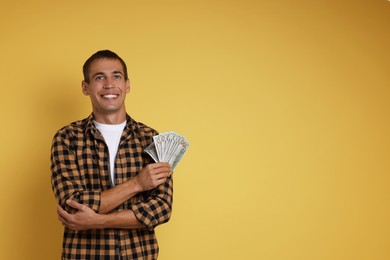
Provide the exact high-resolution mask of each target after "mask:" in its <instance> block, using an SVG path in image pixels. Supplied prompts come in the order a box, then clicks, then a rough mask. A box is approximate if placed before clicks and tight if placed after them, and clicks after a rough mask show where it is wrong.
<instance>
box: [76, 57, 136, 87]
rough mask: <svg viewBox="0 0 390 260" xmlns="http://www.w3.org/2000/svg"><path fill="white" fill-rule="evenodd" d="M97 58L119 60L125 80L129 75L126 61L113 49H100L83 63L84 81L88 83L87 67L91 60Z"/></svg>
mask: <svg viewBox="0 0 390 260" xmlns="http://www.w3.org/2000/svg"><path fill="white" fill-rule="evenodd" d="M98 59H111V60H119V61H120V62H121V64H122V67H123V73H124V77H125V80H128V79H129V77H128V75H127V66H126V63H125V62H124V60H123V59H122V58H121V57H119V56H118V54H116V53H115V52H113V51H110V50H101V51H98V52H96V53H95V54H93V55H92V56H91V57H89V59H88V60H86V62H85V63H84V65H83V74H84V81H85V82H86V83H89V68H90V67H91V64H92V62H94V61H95V60H98Z"/></svg>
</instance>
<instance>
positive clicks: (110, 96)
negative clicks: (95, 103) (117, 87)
mask: <svg viewBox="0 0 390 260" xmlns="http://www.w3.org/2000/svg"><path fill="white" fill-rule="evenodd" d="M103 97H105V98H116V97H118V95H113V94H110V95H104V96H103Z"/></svg>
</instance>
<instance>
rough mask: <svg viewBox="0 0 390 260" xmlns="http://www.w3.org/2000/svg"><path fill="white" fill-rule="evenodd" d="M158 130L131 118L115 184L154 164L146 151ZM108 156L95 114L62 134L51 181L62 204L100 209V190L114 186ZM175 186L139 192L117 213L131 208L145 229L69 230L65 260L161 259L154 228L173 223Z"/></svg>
mask: <svg viewBox="0 0 390 260" xmlns="http://www.w3.org/2000/svg"><path fill="white" fill-rule="evenodd" d="M156 134H157V132H156V131H155V130H153V129H152V128H150V127H148V126H146V125H144V124H142V123H140V122H136V121H135V120H133V119H132V118H131V117H130V116H128V115H127V124H126V127H125V129H124V130H123V133H122V137H121V140H120V144H119V148H118V153H117V156H116V161H115V183H116V184H121V183H123V182H125V181H127V180H129V179H131V178H134V177H135V176H136V175H137V174H138V172H139V171H140V170H141V169H142V167H144V166H146V165H147V164H149V163H151V162H153V161H152V159H151V158H150V157H149V156H148V155H147V154H146V153H144V152H143V151H144V148H146V147H147V146H148V145H149V144H150V143H151V142H152V141H153V138H152V137H153V136H154V135H156ZM109 165H110V163H109V153H108V148H107V145H106V144H105V142H104V139H103V136H102V135H101V133H100V132H99V130H97V129H96V127H95V125H94V124H93V115H91V116H89V117H88V118H86V119H84V120H81V121H77V122H74V123H72V124H70V125H68V126H65V127H64V128H62V129H61V130H59V131H58V132H57V133H56V135H55V136H54V139H53V144H52V150H51V172H52V175H51V183H52V188H53V191H54V194H55V197H56V199H57V201H58V203H59V204H60V205H61V206H62V207H63V208H64V209H65V210H67V211H68V212H71V213H72V212H73V213H74V212H75V211H74V209H72V208H70V207H69V206H68V205H67V204H66V203H65V202H66V200H67V199H72V200H75V201H78V202H79V203H82V204H86V205H87V206H89V207H90V208H92V209H93V210H95V211H96V212H98V211H99V206H100V199H101V191H103V190H108V189H110V188H112V185H111V177H110V169H109ZM172 193H173V184H172V178H168V179H167V181H166V182H165V183H164V184H161V185H160V186H158V187H157V188H155V189H153V190H151V191H148V192H142V193H139V194H137V195H136V196H134V197H132V198H131V199H129V200H128V201H127V202H125V203H124V204H122V205H121V206H119V207H118V208H116V209H115V210H113V211H122V210H132V211H133V212H134V214H135V216H136V218H137V219H138V220H139V221H140V222H141V223H142V224H143V225H144V228H142V229H108V228H107V229H98V230H86V231H78V232H75V231H73V230H71V229H68V228H65V230H64V237H63V251H62V259H157V255H158V250H159V249H158V244H157V240H156V236H155V232H154V227H156V226H157V225H159V224H162V223H165V222H167V221H168V220H169V218H170V215H171V207H172Z"/></svg>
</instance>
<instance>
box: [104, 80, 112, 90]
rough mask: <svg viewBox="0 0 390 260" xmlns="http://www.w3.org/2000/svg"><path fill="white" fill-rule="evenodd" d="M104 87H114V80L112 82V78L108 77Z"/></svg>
mask: <svg viewBox="0 0 390 260" xmlns="http://www.w3.org/2000/svg"><path fill="white" fill-rule="evenodd" d="M103 88H104V89H110V88H113V85H112V82H111V80H110V79H107V80H106V82H104V85H103Z"/></svg>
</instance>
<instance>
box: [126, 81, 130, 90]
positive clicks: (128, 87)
mask: <svg viewBox="0 0 390 260" xmlns="http://www.w3.org/2000/svg"><path fill="white" fill-rule="evenodd" d="M129 92H130V80H129V79H128V80H126V93H129Z"/></svg>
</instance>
